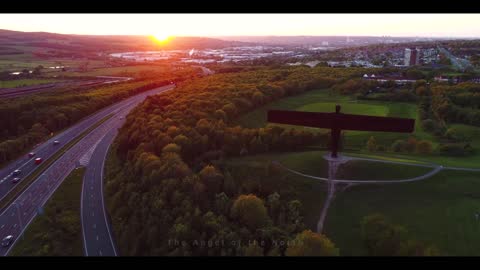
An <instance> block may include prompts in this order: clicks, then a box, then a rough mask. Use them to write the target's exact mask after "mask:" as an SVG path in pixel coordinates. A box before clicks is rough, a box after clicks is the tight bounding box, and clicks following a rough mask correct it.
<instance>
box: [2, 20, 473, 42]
mask: <svg viewBox="0 0 480 270" xmlns="http://www.w3.org/2000/svg"><path fill="white" fill-rule="evenodd" d="M59 22H60V23H59ZM479 24H480V14H2V16H1V17H0V29H5V30H12V31H23V32H49V33H58V34H76V35H112V36H114V35H127V36H132V35H134V36H148V35H157V36H159V35H161V36H183V37H212V38H215V37H235V36H239V37H240V36H252V37H257V36H272V37H274V36H352V37H354V36H371V37H382V36H387V37H400V38H401V37H425V38H443V37H448V38H478V37H480V29H479V28H478V27H476V26H477V25H479Z"/></svg>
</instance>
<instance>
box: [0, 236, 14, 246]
mask: <svg viewBox="0 0 480 270" xmlns="http://www.w3.org/2000/svg"><path fill="white" fill-rule="evenodd" d="M12 241H13V235H11V234H10V235H7V236H5V237H4V238H3V240H2V247H8V246H9V245H10V244H11V243H12Z"/></svg>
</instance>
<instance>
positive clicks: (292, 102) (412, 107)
mask: <svg viewBox="0 0 480 270" xmlns="http://www.w3.org/2000/svg"><path fill="white" fill-rule="evenodd" d="M336 104H340V105H341V106H342V112H344V113H350V114H368V115H375V116H391V117H404V118H414V119H416V121H415V132H414V135H415V136H416V137H417V138H419V139H427V140H430V141H433V146H434V147H435V146H436V145H437V143H436V142H435V138H434V137H433V136H432V135H431V134H429V133H426V132H424V131H423V130H422V128H421V127H420V121H419V118H418V116H417V106H416V104H413V103H401V102H384V101H366V100H365V101H364V100H356V99H354V97H351V96H342V95H339V94H336V93H335V92H334V91H332V90H329V89H319V90H312V91H308V92H306V93H304V94H301V95H298V96H294V97H288V98H284V99H281V100H278V101H275V102H272V103H270V104H268V105H266V106H263V107H261V108H258V109H256V110H254V111H252V112H250V113H248V114H245V115H244V116H242V117H240V118H239V119H238V121H237V124H239V125H242V126H245V127H252V128H258V127H263V126H265V125H266V124H267V122H266V119H267V111H268V110H270V109H281V110H297V111H311V112H334V111H335V105H336ZM292 127H293V126H292ZM295 128H302V127H298V126H296V127H295ZM345 134H346V140H345V146H346V147H348V148H364V147H365V145H366V142H367V140H368V139H369V138H370V136H374V137H375V139H376V140H377V143H378V144H382V145H385V146H387V147H389V146H391V144H392V143H393V142H394V141H395V140H397V139H408V136H409V135H408V134H401V133H392V132H362V131H345Z"/></svg>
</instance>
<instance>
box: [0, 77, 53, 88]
mask: <svg viewBox="0 0 480 270" xmlns="http://www.w3.org/2000/svg"><path fill="white" fill-rule="evenodd" d="M57 81H59V80H54V79H22V80H11V81H0V88H14V87H21V86H29V85H36V84H42V83H51V82H57Z"/></svg>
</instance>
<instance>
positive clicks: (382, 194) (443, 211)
mask: <svg viewBox="0 0 480 270" xmlns="http://www.w3.org/2000/svg"><path fill="white" fill-rule="evenodd" d="M377 169H378V168H377ZM364 171H365V172H368V171H371V173H372V174H374V173H375V172H374V170H372V169H371V168H364ZM392 173H393V172H392ZM479 179H480V173H472V172H456V171H442V172H440V173H439V174H437V175H435V176H433V177H432V178H429V179H426V180H422V181H419V182H411V183H401V184H392V185H365V186H354V187H351V188H350V189H347V190H346V191H344V192H342V193H339V194H337V196H336V198H335V200H334V201H333V203H332V205H331V208H330V211H329V214H328V217H327V220H326V225H325V226H326V227H325V228H326V231H325V232H326V234H327V235H328V236H329V237H330V238H331V239H332V241H333V242H335V244H336V245H337V246H338V247H339V248H340V250H341V254H342V255H365V254H366V253H365V249H364V248H363V246H362V242H361V238H360V220H361V219H362V217H364V216H366V215H369V214H372V213H382V214H384V215H385V216H387V217H388V218H389V219H390V220H391V221H393V222H394V223H396V224H401V225H403V226H405V227H406V228H407V229H408V231H409V232H410V234H411V235H412V236H413V237H414V238H416V239H418V240H420V241H423V242H425V243H428V244H434V245H435V246H437V247H438V248H439V249H440V251H441V252H442V254H445V255H476V256H478V255H480V220H476V219H475V217H474V214H475V213H478V212H480V191H479V189H478V184H479Z"/></svg>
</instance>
